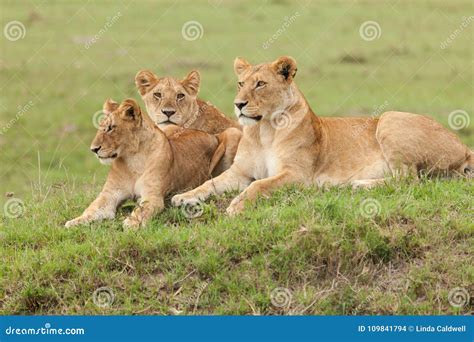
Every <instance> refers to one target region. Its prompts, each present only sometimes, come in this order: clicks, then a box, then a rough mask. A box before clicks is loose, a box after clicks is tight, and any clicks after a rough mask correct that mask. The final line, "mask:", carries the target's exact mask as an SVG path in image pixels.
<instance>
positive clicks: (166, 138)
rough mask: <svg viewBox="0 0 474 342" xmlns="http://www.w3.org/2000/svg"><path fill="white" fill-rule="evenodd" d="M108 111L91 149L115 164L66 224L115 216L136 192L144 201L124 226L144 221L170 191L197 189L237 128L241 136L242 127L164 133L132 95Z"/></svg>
mask: <svg viewBox="0 0 474 342" xmlns="http://www.w3.org/2000/svg"><path fill="white" fill-rule="evenodd" d="M103 112H104V113H105V117H104V118H103V119H102V121H101V123H100V127H99V129H98V131H97V134H96V136H95V138H94V140H93V142H92V144H91V151H92V152H93V153H95V154H96V156H97V158H98V159H99V161H100V162H101V163H103V164H111V169H110V172H109V174H108V177H107V180H106V182H105V185H104V187H103V189H102V191H101V193H100V194H99V196H98V197H97V198H96V199H95V200H94V201H93V202H92V204H90V205H89V207H88V208H87V209H86V210H85V211H84V213H83V214H82V215H81V216H79V217H77V218H75V219H73V220H70V221H68V222H67V223H66V224H65V226H66V227H72V226H75V225H79V224H87V223H90V222H93V221H97V220H102V219H113V218H114V217H115V213H116V210H117V208H118V207H119V206H120V204H121V203H123V202H124V201H125V200H127V199H134V198H139V199H140V201H139V205H138V206H137V207H136V208H135V209H134V210H133V212H132V213H131V214H130V216H128V217H127V218H126V219H125V221H124V222H123V223H124V226H125V227H127V228H138V227H140V226H143V225H145V224H146V223H147V222H148V221H149V220H150V219H151V218H152V217H153V215H155V214H156V213H159V212H160V211H162V210H163V208H164V200H165V197H166V196H167V195H168V194H172V193H177V192H178V191H183V190H186V189H192V188H194V187H196V186H198V185H200V184H202V183H203V182H204V181H206V180H207V179H209V178H210V175H211V173H212V171H213V170H214V168H215V167H216V166H217V164H218V162H219V161H220V159H221V158H222V157H223V154H224V151H225V146H224V145H225V144H226V143H227V142H228V141H229V140H232V139H233V134H236V133H237V138H238V139H240V135H239V134H240V131H239V130H237V129H230V130H226V131H225V132H223V133H221V134H220V135H212V134H208V133H205V132H202V131H197V130H191V129H184V128H179V129H176V130H174V131H173V132H168V133H167V134H165V133H164V132H163V131H162V130H161V129H160V128H158V127H157V126H156V125H155V124H154V122H153V121H151V119H150V118H149V117H148V115H144V114H143V113H142V111H141V109H140V106H139V105H138V104H137V102H136V101H135V100H133V99H126V100H124V101H123V102H122V103H121V104H120V105H119V104H118V103H116V102H114V101H112V100H107V101H106V102H105V103H104V107H103ZM232 130H235V131H232ZM232 143H233V141H232Z"/></svg>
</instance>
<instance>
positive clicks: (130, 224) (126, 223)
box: [123, 217, 141, 230]
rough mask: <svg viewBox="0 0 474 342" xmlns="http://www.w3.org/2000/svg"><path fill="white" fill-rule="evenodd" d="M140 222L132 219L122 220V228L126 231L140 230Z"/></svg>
mask: <svg viewBox="0 0 474 342" xmlns="http://www.w3.org/2000/svg"><path fill="white" fill-rule="evenodd" d="M140 224H141V222H140V221H139V220H137V219H136V218H134V217H127V218H126V219H125V220H123V227H124V228H126V229H132V230H137V229H138V228H140Z"/></svg>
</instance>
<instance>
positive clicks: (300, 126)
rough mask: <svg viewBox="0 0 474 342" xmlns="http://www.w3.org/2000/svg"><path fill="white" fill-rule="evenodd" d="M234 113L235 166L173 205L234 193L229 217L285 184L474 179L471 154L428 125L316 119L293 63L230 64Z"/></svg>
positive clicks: (424, 121)
mask: <svg viewBox="0 0 474 342" xmlns="http://www.w3.org/2000/svg"><path fill="white" fill-rule="evenodd" d="M234 70H235V73H236V74H237V77H238V93H237V96H236V98H235V101H234V104H235V114H236V115H237V117H238V118H239V122H240V123H241V124H242V125H244V129H243V136H242V139H241V141H240V145H239V148H238V150H237V154H236V156H235V160H234V164H233V165H232V166H231V167H230V169H228V170H227V171H225V172H224V173H222V174H221V175H220V176H219V177H216V178H215V179H212V180H210V181H207V182H205V183H204V184H203V185H201V186H199V187H198V188H196V189H194V190H192V191H189V192H186V193H183V194H180V195H176V196H174V197H173V198H172V204H173V205H175V206H179V205H181V204H183V203H187V202H190V201H203V200H205V199H206V198H207V197H209V196H210V195H211V194H216V195H220V194H222V193H223V192H225V191H228V190H236V189H238V190H239V191H241V193H240V194H239V195H238V196H237V197H236V198H234V199H233V200H232V202H231V203H230V205H229V207H228V208H227V213H228V214H229V215H234V214H237V213H240V212H241V211H242V210H243V209H244V207H245V202H246V201H248V202H252V201H254V200H255V199H256V197H258V196H259V195H261V196H268V195H269V194H270V193H271V192H272V191H274V190H275V189H278V188H280V187H282V186H284V185H287V184H294V183H300V184H304V185H308V186H309V185H313V184H315V185H317V186H325V185H344V184H352V185H353V186H354V187H371V186H375V185H377V184H381V183H383V182H384V181H385V179H386V177H387V176H396V175H402V176H405V175H406V176H408V175H415V176H417V175H418V174H419V173H420V172H423V171H424V172H427V173H440V172H441V173H443V172H445V173H450V174H452V173H471V172H472V171H473V163H474V155H473V152H472V151H471V150H470V149H469V148H468V147H467V146H466V145H464V144H463V143H461V141H460V140H459V138H458V137H456V136H455V135H454V134H452V133H451V132H450V131H448V130H447V129H446V128H444V127H443V126H442V125H440V124H439V123H437V122H436V121H434V120H433V119H431V118H429V117H426V116H422V115H418V114H412V113H404V112H395V111H391V112H386V113H383V114H382V115H381V116H380V117H379V118H323V117H319V116H316V115H315V114H314V113H313V111H312V110H311V108H310V106H309V104H308V102H307V101H306V99H305V97H304V96H303V94H302V92H301V91H300V90H299V89H298V87H297V86H296V84H295V82H294V78H295V75H296V72H297V66H296V61H295V60H294V59H293V58H292V57H288V56H284V57H280V58H278V59H277V60H276V61H274V62H272V63H266V64H258V65H251V64H250V63H248V62H247V61H245V60H244V59H242V58H237V59H236V60H235V62H234Z"/></svg>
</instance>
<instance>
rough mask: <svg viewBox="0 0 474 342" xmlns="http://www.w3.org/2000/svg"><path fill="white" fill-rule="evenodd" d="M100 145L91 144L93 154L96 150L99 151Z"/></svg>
mask: <svg viewBox="0 0 474 342" xmlns="http://www.w3.org/2000/svg"><path fill="white" fill-rule="evenodd" d="M101 147H102V146H97V147H96V146H91V151H92V152H94V153H95V154H97V152H99V151H100V149H101Z"/></svg>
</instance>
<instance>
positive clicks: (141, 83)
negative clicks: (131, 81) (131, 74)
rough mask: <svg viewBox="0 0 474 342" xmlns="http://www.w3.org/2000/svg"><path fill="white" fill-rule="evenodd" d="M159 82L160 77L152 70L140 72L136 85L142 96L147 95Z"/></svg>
mask: <svg viewBox="0 0 474 342" xmlns="http://www.w3.org/2000/svg"><path fill="white" fill-rule="evenodd" d="M157 82H158V77H157V76H156V75H155V74H154V73H153V72H151V71H150V70H140V71H139V72H138V73H137V75H136V76H135V85H136V86H137V89H138V92H139V93H140V95H142V96H143V95H145V94H146V93H148V92H149V91H150V89H152V88H153V87H154V86H155V85H156V83H157Z"/></svg>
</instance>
